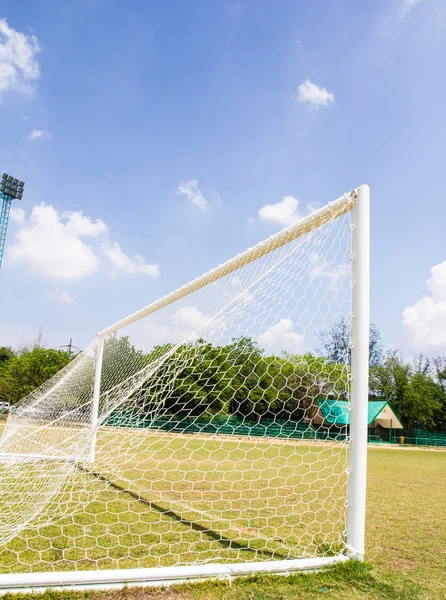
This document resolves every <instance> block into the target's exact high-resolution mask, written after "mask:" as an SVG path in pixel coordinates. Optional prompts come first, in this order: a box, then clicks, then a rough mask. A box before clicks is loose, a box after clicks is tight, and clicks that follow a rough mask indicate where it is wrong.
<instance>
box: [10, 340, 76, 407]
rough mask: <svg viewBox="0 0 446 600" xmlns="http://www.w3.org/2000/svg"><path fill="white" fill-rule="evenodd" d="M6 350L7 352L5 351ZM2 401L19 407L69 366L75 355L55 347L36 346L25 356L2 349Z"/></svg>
mask: <svg viewBox="0 0 446 600" xmlns="http://www.w3.org/2000/svg"><path fill="white" fill-rule="evenodd" d="M5 350H6V352H5ZM0 356H1V357H5V358H2V359H0V400H6V401H8V402H10V403H11V404H15V403H16V402H17V401H18V400H20V399H21V398H23V397H24V396H26V395H27V394H29V393H30V392H32V391H33V390H35V389H36V388H37V387H39V386H40V385H42V383H44V382H45V381H46V380H47V379H49V378H50V377H52V376H53V375H55V374H56V373H57V372H58V371H59V370H60V369H62V368H63V367H64V366H65V365H67V364H68V363H69V362H70V360H71V359H72V358H73V355H72V354H70V353H69V352H65V351H63V350H55V349H54V348H41V347H40V346H34V347H33V348H30V349H25V350H24V351H23V352H21V353H17V354H16V353H14V352H13V351H12V350H11V349H10V348H6V349H5V348H1V353H0Z"/></svg>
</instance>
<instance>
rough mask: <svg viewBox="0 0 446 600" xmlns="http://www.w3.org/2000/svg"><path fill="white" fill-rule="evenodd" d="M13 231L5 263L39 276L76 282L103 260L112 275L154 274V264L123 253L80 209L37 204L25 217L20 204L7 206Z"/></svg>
mask: <svg viewBox="0 0 446 600" xmlns="http://www.w3.org/2000/svg"><path fill="white" fill-rule="evenodd" d="M11 216H12V218H13V220H14V221H15V223H16V224H17V225H18V226H19V229H18V230H17V231H16V232H15V234H14V237H13V242H12V244H11V245H10V246H9V248H8V250H7V255H6V256H7V264H8V265H20V266H23V267H24V268H25V269H26V271H27V272H28V273H30V274H32V275H35V276H37V277H41V278H43V279H53V280H59V281H71V282H75V281H80V280H81V279H84V278H85V277H88V276H90V275H93V274H94V273H97V272H99V270H100V269H101V266H102V265H103V264H104V262H105V263H108V264H109V267H110V268H111V272H112V273H115V274H117V273H127V274H131V275H134V274H138V273H141V274H144V275H148V276H152V277H155V276H157V275H158V274H159V267H158V266H157V265H150V264H147V263H146V262H145V261H144V259H143V257H142V256H139V255H137V256H134V257H129V256H127V255H126V254H125V253H124V252H123V251H122V249H121V247H120V246H119V244H117V243H112V242H111V241H110V239H109V234H108V227H107V225H106V224H105V223H104V221H102V220H101V219H96V220H93V219H91V218H90V217H88V216H86V215H83V214H82V213H81V212H64V213H62V214H60V213H59V212H58V211H57V210H56V209H55V208H54V207H53V206H51V205H47V204H44V203H42V204H39V205H36V206H34V207H33V209H32V211H31V214H30V216H29V218H28V219H26V215H25V211H24V210H23V209H21V208H14V209H12V210H11Z"/></svg>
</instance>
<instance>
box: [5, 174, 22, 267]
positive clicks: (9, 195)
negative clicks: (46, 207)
mask: <svg viewBox="0 0 446 600" xmlns="http://www.w3.org/2000/svg"><path fill="white" fill-rule="evenodd" d="M24 187H25V184H24V183H23V181H19V180H18V179H16V178H15V177H12V176H11V175H8V173H3V175H2V179H1V182H0V198H1V199H2V210H1V213H0V268H1V266H2V260H3V253H4V251H5V242H6V232H7V231H8V223H9V213H10V211H11V203H12V201H13V200H14V199H17V200H21V199H22V198H23V191H24Z"/></svg>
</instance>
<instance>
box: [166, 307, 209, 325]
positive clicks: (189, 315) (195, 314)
mask: <svg viewBox="0 0 446 600" xmlns="http://www.w3.org/2000/svg"><path fill="white" fill-rule="evenodd" d="M174 317H175V318H176V319H178V320H179V321H181V322H182V323H183V324H184V325H188V326H191V327H201V326H202V325H204V324H205V323H206V322H207V321H209V317H207V316H206V315H205V314H204V313H202V312H200V311H199V310H198V308H197V307H196V306H183V307H182V308H180V309H179V310H177V311H176V313H175V314H174Z"/></svg>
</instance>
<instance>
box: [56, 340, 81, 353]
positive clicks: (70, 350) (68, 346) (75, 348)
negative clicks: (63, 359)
mask: <svg viewBox="0 0 446 600" xmlns="http://www.w3.org/2000/svg"><path fill="white" fill-rule="evenodd" d="M59 348H66V349H67V352H68V354H72V353H73V352H74V350H79V348H78V347H77V346H73V338H72V337H70V342H69V343H68V344H67V345H66V346H59Z"/></svg>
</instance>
